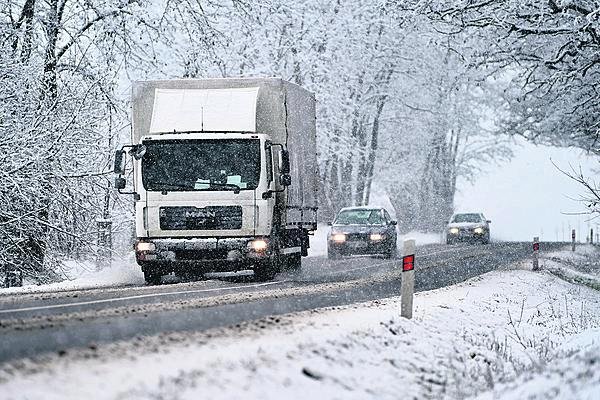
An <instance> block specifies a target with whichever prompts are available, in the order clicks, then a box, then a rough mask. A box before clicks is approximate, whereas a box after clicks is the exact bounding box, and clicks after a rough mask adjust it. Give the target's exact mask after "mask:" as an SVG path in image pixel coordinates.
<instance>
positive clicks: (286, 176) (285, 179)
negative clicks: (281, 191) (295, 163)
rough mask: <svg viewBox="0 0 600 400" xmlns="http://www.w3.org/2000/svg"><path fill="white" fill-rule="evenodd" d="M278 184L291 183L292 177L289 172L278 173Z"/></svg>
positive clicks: (287, 184)
mask: <svg viewBox="0 0 600 400" xmlns="http://www.w3.org/2000/svg"><path fill="white" fill-rule="evenodd" d="M279 184H280V185H281V186H290V185H291V184H292V177H291V176H290V174H281V175H279Z"/></svg>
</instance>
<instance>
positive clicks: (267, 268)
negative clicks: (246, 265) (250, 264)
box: [254, 255, 281, 282]
mask: <svg viewBox="0 0 600 400" xmlns="http://www.w3.org/2000/svg"><path fill="white" fill-rule="evenodd" d="M280 269H281V256H280V255H277V256H275V257H273V258H272V259H270V260H265V261H263V262H259V263H256V265H255V266H254V279H255V280H256V281H258V282H266V281H272V280H273V278H275V275H276V274H277V272H279V271H280Z"/></svg>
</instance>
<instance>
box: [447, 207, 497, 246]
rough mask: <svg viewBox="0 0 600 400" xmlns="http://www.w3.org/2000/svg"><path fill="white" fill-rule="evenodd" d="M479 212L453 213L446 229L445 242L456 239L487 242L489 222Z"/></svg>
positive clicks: (455, 240)
mask: <svg viewBox="0 0 600 400" xmlns="http://www.w3.org/2000/svg"><path fill="white" fill-rule="evenodd" d="M491 222H492V221H489V220H487V219H485V217H484V216H483V214H481V213H461V214H454V215H453V216H452V218H451V219H450V222H449V223H448V228H447V230H446V243H448V244H453V243H456V242H458V241H469V242H481V243H489V241H490V223H491Z"/></svg>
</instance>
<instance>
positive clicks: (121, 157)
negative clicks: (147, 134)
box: [113, 149, 125, 175]
mask: <svg viewBox="0 0 600 400" xmlns="http://www.w3.org/2000/svg"><path fill="white" fill-rule="evenodd" d="M113 171H114V173H115V174H117V175H123V174H124V173H125V150H123V149H121V150H117V151H115V167H114V170H113Z"/></svg>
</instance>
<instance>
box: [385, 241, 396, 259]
mask: <svg viewBox="0 0 600 400" xmlns="http://www.w3.org/2000/svg"><path fill="white" fill-rule="evenodd" d="M397 257H398V244H397V243H396V242H394V243H392V244H391V246H390V248H389V250H388V252H387V253H386V254H385V258H390V259H394V258H397Z"/></svg>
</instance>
